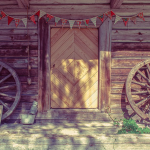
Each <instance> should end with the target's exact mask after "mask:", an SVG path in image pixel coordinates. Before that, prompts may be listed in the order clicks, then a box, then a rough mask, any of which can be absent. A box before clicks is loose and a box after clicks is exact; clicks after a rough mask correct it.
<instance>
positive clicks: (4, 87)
mask: <svg viewBox="0 0 150 150" xmlns="http://www.w3.org/2000/svg"><path fill="white" fill-rule="evenodd" d="M15 86H16V85H15V84H14V85H7V86H2V87H0V90H2V89H8V88H11V87H15Z"/></svg>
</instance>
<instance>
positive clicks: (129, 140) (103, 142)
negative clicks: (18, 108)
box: [0, 120, 150, 150]
mask: <svg viewBox="0 0 150 150" xmlns="http://www.w3.org/2000/svg"><path fill="white" fill-rule="evenodd" d="M120 128H121V127H119V128H118V127H115V126H113V122H111V121H106V122H103V121H91V122H89V121H79V122H67V120H66V121H64V122H63V121H60V120H59V121H58V122H56V121H52V122H50V123H46V122H41V123H34V124H33V125H22V124H12V123H11V124H8V123H7V124H6V123H3V124H2V125H1V127H0V136H1V138H0V149H1V150H7V149H10V150H12V149H15V150H20V149H21V150H24V149H25V150H26V149H27V150H31V149H32V150H49V149H52V150H56V149H59V150H64V149H66V150H73V149H77V150H81V149H82V150H87V149H90V150H113V149H114V150H120V149H121V150H130V149H136V150H140V149H141V148H142V150H148V149H149V147H150V142H149V138H150V135H149V134H116V133H117V131H118V129H120Z"/></svg>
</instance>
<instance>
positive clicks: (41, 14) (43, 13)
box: [39, 10, 46, 19]
mask: <svg viewBox="0 0 150 150" xmlns="http://www.w3.org/2000/svg"><path fill="white" fill-rule="evenodd" d="M45 14H46V12H45V11H43V10H40V16H39V19H40V18H41V17H43V16H44V15H45Z"/></svg>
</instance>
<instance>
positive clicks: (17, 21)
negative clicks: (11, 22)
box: [15, 19, 20, 27]
mask: <svg viewBox="0 0 150 150" xmlns="http://www.w3.org/2000/svg"><path fill="white" fill-rule="evenodd" d="M19 22H20V19H15V25H16V27H17V26H18V24H19Z"/></svg>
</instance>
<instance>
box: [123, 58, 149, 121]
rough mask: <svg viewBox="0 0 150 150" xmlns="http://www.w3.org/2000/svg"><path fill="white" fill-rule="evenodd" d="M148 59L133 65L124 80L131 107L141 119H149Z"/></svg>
mask: <svg viewBox="0 0 150 150" xmlns="http://www.w3.org/2000/svg"><path fill="white" fill-rule="evenodd" d="M149 64H150V60H145V61H143V62H141V63H139V64H137V65H135V66H134V67H133V68H132V69H131V71H130V72H129V74H128V77H127V80H126V95H127V99H128V101H129V104H130V106H131V108H132V109H133V110H134V111H135V112H136V113H137V115H139V116H140V117H141V118H142V119H145V120H147V121H150V116H149V115H148V112H150V109H149V108H150V107H149V105H150V66H149Z"/></svg>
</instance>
